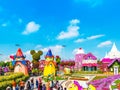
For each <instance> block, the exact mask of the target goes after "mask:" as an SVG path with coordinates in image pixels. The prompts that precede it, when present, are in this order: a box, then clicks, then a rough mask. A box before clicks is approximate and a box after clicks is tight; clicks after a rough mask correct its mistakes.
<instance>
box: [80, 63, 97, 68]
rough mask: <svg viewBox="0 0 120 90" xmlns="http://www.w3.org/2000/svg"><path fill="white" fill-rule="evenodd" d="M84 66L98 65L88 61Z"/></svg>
mask: <svg viewBox="0 0 120 90" xmlns="http://www.w3.org/2000/svg"><path fill="white" fill-rule="evenodd" d="M82 66H88V67H89V66H97V64H96V63H88V64H82Z"/></svg>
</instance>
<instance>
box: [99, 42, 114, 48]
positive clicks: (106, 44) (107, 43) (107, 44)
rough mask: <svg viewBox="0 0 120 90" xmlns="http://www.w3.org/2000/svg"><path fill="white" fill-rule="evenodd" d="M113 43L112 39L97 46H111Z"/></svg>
mask: <svg viewBox="0 0 120 90" xmlns="http://www.w3.org/2000/svg"><path fill="white" fill-rule="evenodd" d="M111 44H112V42H111V41H105V42H101V43H100V44H99V45H98V46H97V47H105V46H109V45H111Z"/></svg>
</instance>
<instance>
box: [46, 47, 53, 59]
mask: <svg viewBox="0 0 120 90" xmlns="http://www.w3.org/2000/svg"><path fill="white" fill-rule="evenodd" d="M47 56H48V57H52V56H53V55H52V51H51V49H49V50H48V52H47V54H46V57H47Z"/></svg>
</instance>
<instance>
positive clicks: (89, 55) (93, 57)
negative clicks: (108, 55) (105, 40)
mask: <svg viewBox="0 0 120 90" xmlns="http://www.w3.org/2000/svg"><path fill="white" fill-rule="evenodd" d="M84 59H85V60H87V59H93V60H97V58H96V57H95V56H94V55H93V54H92V53H88V54H86V55H85V56H84Z"/></svg>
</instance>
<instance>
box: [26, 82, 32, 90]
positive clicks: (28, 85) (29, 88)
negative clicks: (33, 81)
mask: <svg viewBox="0 0 120 90" xmlns="http://www.w3.org/2000/svg"><path fill="white" fill-rule="evenodd" d="M27 90H31V86H30V81H28V82H27Z"/></svg>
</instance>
